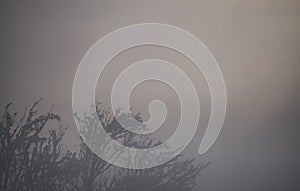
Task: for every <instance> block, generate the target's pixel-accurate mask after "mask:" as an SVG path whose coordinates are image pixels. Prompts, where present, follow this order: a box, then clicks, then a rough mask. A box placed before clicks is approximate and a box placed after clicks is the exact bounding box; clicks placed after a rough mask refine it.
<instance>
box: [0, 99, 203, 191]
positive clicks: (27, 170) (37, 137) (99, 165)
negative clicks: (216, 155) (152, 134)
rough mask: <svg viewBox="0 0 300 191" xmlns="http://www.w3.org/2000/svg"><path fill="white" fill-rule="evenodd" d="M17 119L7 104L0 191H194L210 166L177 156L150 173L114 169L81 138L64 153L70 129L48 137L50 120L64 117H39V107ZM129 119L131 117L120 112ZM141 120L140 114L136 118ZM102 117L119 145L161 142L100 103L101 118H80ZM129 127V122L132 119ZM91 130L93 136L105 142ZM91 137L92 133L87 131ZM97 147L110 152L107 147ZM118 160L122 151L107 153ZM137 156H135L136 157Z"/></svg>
mask: <svg viewBox="0 0 300 191" xmlns="http://www.w3.org/2000/svg"><path fill="white" fill-rule="evenodd" d="M38 103H39V101H37V102H35V103H34V104H33V106H32V107H31V108H30V109H29V110H28V111H27V109H25V112H24V113H23V115H22V116H20V117H19V115H18V114H17V113H12V112H11V111H10V106H11V104H8V105H7V106H6V107H5V109H4V112H3V115H2V120H1V121H0V141H1V146H0V149H1V153H0V165H1V166H0V181H1V182H0V190H3V191H12V190H24V191H25V190H26V191H27V190H31V191H35V190H84V191H96V190H99V191H100V190H101V191H119V190H120V191H121V190H122V191H123V190H124V191H126V190H141V189H143V190H147V191H148V190H149V191H152V190H158V191H160V190H180V191H185V190H191V189H192V188H193V187H194V186H195V180H196V178H197V177H198V176H199V174H200V171H201V170H202V169H203V168H204V167H206V166H207V164H206V163H196V162H195V161H194V160H193V159H184V157H183V156H177V157H175V158H174V159H172V160H171V161H169V162H167V163H165V164H163V165H161V166H158V167H155V168H150V169H143V170H132V169H123V168H119V167H115V166H113V165H112V164H109V163H107V162H106V161H104V160H102V159H101V158H99V157H98V156H97V155H95V154H94V153H93V152H92V151H91V150H90V148H89V147H88V146H87V145H86V144H85V142H84V141H83V139H81V143H80V149H79V151H77V152H70V151H69V150H64V149H62V146H63V137H64V134H65V132H66V128H63V127H59V129H56V130H54V129H50V130H49V131H48V133H47V134H46V135H44V136H43V135H42V134H44V133H42V132H43V131H46V125H47V123H48V122H49V121H53V120H54V121H55V120H56V121H59V120H60V117H59V116H58V115H57V114H55V113H53V112H52V111H51V110H50V111H49V112H47V113H45V114H38V112H37V109H36V107H37V105H38ZM122 115H125V116H126V115H127V114H122ZM134 118H135V119H136V120H139V121H141V118H140V116H139V114H137V115H134ZM96 119H99V120H100V122H101V123H102V125H103V127H104V129H105V130H106V131H107V133H108V134H109V136H110V137H111V138H113V139H114V140H116V141H119V142H120V143H122V144H124V145H126V146H131V147H139V148H141V147H142V148H148V147H153V146H155V145H157V144H160V142H159V141H154V140H151V139H149V138H145V137H143V136H137V135H136V134H134V133H132V132H131V131H128V130H125V129H124V128H123V127H121V126H120V124H119V123H118V121H117V119H116V118H115V117H114V116H113V115H112V113H111V112H109V110H107V109H104V108H103V107H102V105H101V104H97V114H96V115H95V116H86V117H85V118H84V119H80V120H82V122H83V124H85V125H86V126H92V127H93V124H94V123H96V121H97V120H96ZM129 123H130V121H129ZM96 130H97V129H93V128H90V129H89V131H93V132H92V133H91V134H92V135H95V137H96V138H98V139H91V140H94V141H104V143H106V141H107V140H106V139H104V137H103V136H102V137H101V135H100V136H99V135H98V134H97V131H96ZM88 134H89V135H91V134H90V133H88ZM103 145H104V146H103V147H101V148H98V149H103V151H105V150H111V149H113V148H109V147H108V146H107V145H108V144H103ZM108 153H109V154H111V155H114V157H116V156H118V153H119V152H118V150H115V151H114V152H108ZM132 157H134V156H132Z"/></svg>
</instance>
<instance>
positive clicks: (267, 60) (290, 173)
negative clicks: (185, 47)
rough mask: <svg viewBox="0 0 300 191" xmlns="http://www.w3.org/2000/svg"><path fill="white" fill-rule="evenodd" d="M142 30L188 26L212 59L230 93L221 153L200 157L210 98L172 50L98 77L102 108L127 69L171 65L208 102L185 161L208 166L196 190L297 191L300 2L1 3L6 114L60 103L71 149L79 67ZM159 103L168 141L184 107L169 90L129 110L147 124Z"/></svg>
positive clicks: (156, 90) (151, 87)
mask: <svg viewBox="0 0 300 191" xmlns="http://www.w3.org/2000/svg"><path fill="white" fill-rule="evenodd" d="M143 22H159V23H166V24H171V25H175V26H178V27H181V28H184V29H186V30H187V31H189V32H191V33H193V34H194V35H196V36H197V37H198V38H200V39H201V40H202V41H203V42H204V43H205V44H206V45H207V47H208V48H209V49H210V50H211V52H212V53H213V54H214V56H215V58H216V60H217V62H218V63H219V66H220V68H221V70H222V72H223V75H224V79H225V83H226V86H227V94H228V109H227V115H226V119H225V123H224V126H223V129H222V131H221V133H220V135H219V137H218V139H217V141H216V143H215V145H214V146H213V147H212V148H211V149H210V151H209V152H208V153H206V154H205V155H204V156H197V153H196V152H197V148H198V146H199V143H200V141H201V137H202V134H203V132H204V130H205V125H206V124H207V121H208V119H209V112H210V110H209V108H210V98H209V96H210V95H209V92H208V89H207V84H206V82H205V80H204V78H203V76H202V74H200V73H198V72H197V71H195V70H194V68H193V65H192V63H190V62H189V61H188V60H187V59H186V58H184V57H183V56H182V55H180V54H178V53H176V52H174V51H171V50H168V49H165V48H161V47H154V46H144V47H139V48H133V49H130V50H127V51H125V52H123V53H122V54H120V55H119V56H117V57H116V58H115V59H113V60H112V62H111V63H110V64H111V65H110V66H109V67H108V68H107V69H106V70H105V72H104V74H103V76H101V78H100V80H99V82H98V88H97V98H98V100H99V101H100V100H102V101H103V102H104V103H105V105H107V106H108V105H109V102H108V101H109V93H110V92H109V91H110V88H111V85H112V84H113V81H112V80H113V79H115V77H116V76H117V75H118V74H119V73H120V71H122V68H125V67H126V66H128V65H130V64H132V63H133V62H135V61H138V60H141V59H146V58H160V59H165V60H168V61H170V62H172V63H174V64H176V65H177V66H179V67H180V68H182V69H183V70H184V71H185V72H186V73H187V74H188V75H189V76H190V77H191V79H192V80H193V82H194V84H195V86H196V88H197V91H198V93H199V97H200V99H201V100H200V104H201V112H202V113H201V122H200V125H199V132H197V135H196V136H195V138H194V140H193V143H192V144H191V145H190V146H189V147H188V148H187V149H186V150H185V151H184V153H185V154H186V156H193V157H197V159H198V160H200V161H209V162H211V164H210V165H209V166H208V167H207V168H206V169H205V170H204V171H203V172H202V176H201V177H200V178H199V180H198V185H197V188H196V189H195V190H204V191H214V190H226V191H227V190H246V191H247V190H249V191H250V190H273V191H275V190H299V189H300V181H299V179H300V163H299V161H300V152H299V148H298V147H300V125H299V124H300V111H299V109H300V89H299V87H300V83H299V82H300V73H299V72H300V36H299V34H300V1H296V0H295V1H292V0H286V1H280V0H248V1H237V0H236V1H234V0H230V1H225V0H222V1H221V0H220V1H179V0H178V1H175V0H172V1H171V0H168V1H163V2H162V1H153V0H152V1H141V0H135V1H121V0H120V1H113V0H107V1H48V2H46V1H45V2H43V1H22V2H21V1H20V2H16V1H1V3H0V24H1V25H0V26H1V29H0V87H1V90H0V91H1V94H0V95H1V99H0V106H1V108H3V106H4V105H5V104H6V103H8V102H14V103H15V105H14V108H15V109H16V110H19V111H21V110H22V109H23V108H24V106H25V105H30V104H32V103H33V102H34V101H36V100H37V99H38V98H39V97H42V98H43V100H44V101H43V102H42V104H41V105H40V109H41V110H42V111H43V110H46V109H48V108H50V107H51V105H52V104H55V108H54V111H56V112H57V113H59V114H61V116H62V117H63V121H62V124H67V125H69V127H70V128H69V131H68V133H67V135H66V146H67V148H70V149H74V147H76V142H77V140H78V133H77V131H76V127H75V124H74V122H73V118H72V107H71V97H72V83H73V79H74V75H75V72H76V69H77V67H78V65H79V63H80V60H81V59H82V57H83V55H84V54H85V52H86V51H87V50H88V48H89V47H90V46H91V45H92V44H93V43H95V42H96V41H97V40H98V39H100V38H101V37H103V36H104V35H105V34H107V33H109V32H112V31H114V30H116V29H118V28H120V27H123V26H127V25H131V24H136V23H143ZM104 79H105V80H104ZM153 99H162V100H163V101H165V102H166V105H167V107H168V117H167V121H166V123H165V125H164V127H163V128H162V129H161V130H160V131H161V132H164V133H159V134H160V135H162V136H161V137H160V138H162V139H164V138H167V137H168V136H170V135H171V134H172V130H174V128H176V125H177V122H178V120H179V118H178V117H179V108H178V106H179V105H178V100H177V97H176V95H175V93H174V92H173V91H172V90H171V89H169V88H168V87H166V86H164V85H162V84H159V83H150V82H149V83H144V84H142V85H140V86H139V87H137V88H136V90H135V91H134V92H133V94H132V98H131V104H132V106H133V107H134V111H136V112H142V116H143V117H144V118H145V119H147V117H148V113H147V112H146V111H147V106H148V104H149V103H150V102H151V100H153Z"/></svg>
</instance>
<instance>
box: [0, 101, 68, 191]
mask: <svg viewBox="0 0 300 191" xmlns="http://www.w3.org/2000/svg"><path fill="white" fill-rule="evenodd" d="M37 104H38V102H36V103H34V104H33V106H32V107H31V108H30V109H29V111H27V109H25V112H24V114H23V115H22V116H21V118H18V114H17V113H11V112H10V111H9V107H10V106H11V104H8V105H7V106H6V107H5V110H4V113H3V116H2V120H1V122H0V131H1V133H0V140H1V146H0V149H1V153H0V161H1V162H0V165H1V167H0V180H1V184H0V190H3V191H6V190H53V189H58V187H57V184H58V181H59V180H60V176H61V172H62V170H63V169H64V168H65V166H66V165H67V161H68V160H71V159H72V154H71V153H70V152H67V153H65V154H63V153H62V144H61V143H62V138H63V135H64V130H63V129H62V128H61V129H60V131H54V130H50V132H49V135H48V136H47V137H43V136H41V132H42V130H43V129H44V128H45V127H46V124H47V122H48V121H51V120H60V117H59V116H58V115H57V114H55V113H52V112H51V111H49V112H47V113H45V114H43V115H38V114H37V111H36V106H37Z"/></svg>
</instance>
